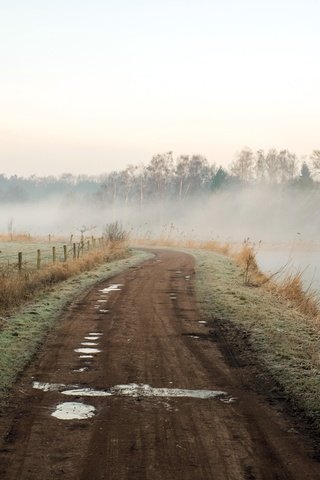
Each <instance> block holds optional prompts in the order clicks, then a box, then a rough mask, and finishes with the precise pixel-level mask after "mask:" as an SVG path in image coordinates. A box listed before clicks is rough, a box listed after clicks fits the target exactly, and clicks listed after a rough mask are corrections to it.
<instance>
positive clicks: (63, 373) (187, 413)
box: [0, 251, 320, 480]
mask: <svg viewBox="0 0 320 480" xmlns="http://www.w3.org/2000/svg"><path fill="white" fill-rule="evenodd" d="M154 252H155V255H156V256H155V258H154V259H153V260H149V261H147V262H145V263H144V264H143V265H141V266H138V267H135V268H131V269H129V270H128V271H127V272H125V273H123V274H121V275H118V276H117V277H114V278H113V279H112V282H111V281H110V280H108V282H104V283H103V284H100V285H96V286H95V287H94V288H92V289H91V290H90V291H89V292H87V293H86V295H84V296H82V297H81V298H78V299H77V301H76V302H74V303H73V304H72V305H71V306H70V308H69V310H68V312H67V313H66V315H65V316H64V318H62V319H61V321H60V322H59V325H58V326H57V328H56V329H55V331H54V332H53V333H52V334H51V335H50V336H49V338H48V339H47V341H46V343H45V345H43V347H42V350H41V352H40V354H39V356H38V358H37V359H36V360H35V361H34V362H33V363H32V365H31V366H30V367H29V368H28V369H27V371H26V372H25V374H24V375H23V377H22V378H21V379H20V381H19V382H18V383H17V385H16V388H15V396H14V397H13V399H12V402H11V405H10V407H9V409H8V412H7V414H6V416H3V417H2V418H1V423H0V429H1V430H0V433H2V441H1V442H0V477H1V479H2V480H7V479H24V480H27V479H28V480H46V479H81V480H89V479H94V480H98V479H114V480H121V479H130V480H135V479H150V480H157V479H159V480H160V479H161V480H171V479H172V480H173V479H174V480H177V479H183V480H197V479H203V480H210V479H212V480H213V479H214V480H226V479H228V480H229V479H230V480H233V479H234V480H241V479H246V480H254V479H264V480H267V479H268V480H277V479H278V480H280V479H281V480H282V479H283V480H284V479H297V480H298V479H301V480H307V479H310V480H311V479H312V480H316V479H320V473H319V463H318V462H317V461H316V460H313V459H312V458H311V457H310V453H311V452H310V448H308V447H307V445H308V443H307V442H306V441H305V439H304V438H303V437H301V436H299V435H297V433H296V431H295V430H294V429H293V428H292V423H291V421H290V419H288V418H287V417H286V416H285V414H283V413H281V412H280V411H279V409H277V408H275V407H274V406H271V405H270V404H269V402H268V401H267V400H265V398H264V396H263V395H262V394H261V393H256V392H255V391H254V390H253V389H252V388H250V386H248V385H249V383H250V382H249V383H248V378H247V377H248V370H245V372H244V371H243V367H242V366H241V363H239V362H237V361H236V359H235V357H234V353H233V352H232V348H231V347H230V348H229V347H228V344H227V343H226V341H225V338H219V331H220V329H219V328H218V329H217V330H216V332H215V336H214V338H213V337H212V335H210V331H209V328H210V325H209V324H208V325H205V324H200V323H199V320H203V318H200V316H199V315H200V314H199V308H198V305H197V301H196V298H195V295H194V292H193V282H192V278H193V275H194V260H193V257H191V256H189V255H187V254H184V253H176V252H169V251H165V252H164V251H154ZM186 276H190V277H191V278H190V280H189V279H187V278H186ZM110 283H119V284H123V287H122V288H121V290H120V291H113V292H111V293H109V294H108V303H106V304H103V303H101V309H108V310H109V312H108V313H103V312H100V311H99V309H97V308H95V306H96V305H97V300H98V299H101V298H102V297H101V292H99V290H100V289H101V288H104V287H106V286H108V285H110ZM173 293H174V294H175V296H176V298H172V297H174V295H170V294H173ZM89 332H101V333H103V336H101V339H100V340H99V347H98V348H99V349H100V350H101V353H99V354H97V355H95V356H94V358H93V359H80V358H79V354H77V353H76V352H75V349H77V348H79V346H80V343H81V342H83V341H84V337H85V336H88V333H89ZM192 335H193V336H197V337H199V338H194V337H193V336H192ZM213 340H214V341H213ZM220 347H222V348H220ZM81 367H87V370H85V371H83V372H75V371H74V370H76V369H79V368H81ZM34 380H36V381H39V382H50V383H63V384H66V385H74V384H79V385H81V386H85V387H90V388H95V389H106V388H109V387H112V386H114V385H119V384H130V383H138V384H140V383H141V384H149V385H151V386H152V387H168V388H179V389H197V390H198V389H201V390H223V391H226V392H227V393H228V395H230V397H235V398H236V400H235V401H234V402H229V403H225V402H223V401H221V400H222V399H221V398H211V399H205V400H204V399H197V398H160V397H143V396H138V397H128V396H125V397H124V396H110V397H85V398H82V397H81V396H79V397H76V398H75V397H67V396H64V395H63V394H62V393H61V392H59V391H50V392H44V391H41V390H35V389H33V388H32V382H33V381H34ZM76 401H77V402H83V403H85V404H89V405H93V406H94V407H95V408H96V415H95V416H94V417H92V418H90V419H85V420H68V421H66V420H58V419H56V418H54V417H53V416H51V413H52V412H53V411H54V410H55V407H56V405H57V404H60V403H62V402H76Z"/></svg>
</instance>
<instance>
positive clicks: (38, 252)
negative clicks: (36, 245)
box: [37, 250, 41, 270]
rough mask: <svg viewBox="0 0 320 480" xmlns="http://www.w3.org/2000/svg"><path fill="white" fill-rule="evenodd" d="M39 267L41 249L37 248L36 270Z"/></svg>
mask: <svg viewBox="0 0 320 480" xmlns="http://www.w3.org/2000/svg"><path fill="white" fill-rule="evenodd" d="M40 267H41V250H37V270H40Z"/></svg>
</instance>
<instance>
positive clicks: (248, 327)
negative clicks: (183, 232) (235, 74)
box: [192, 250, 320, 435]
mask: <svg viewBox="0 0 320 480" xmlns="http://www.w3.org/2000/svg"><path fill="white" fill-rule="evenodd" d="M192 253H193V254H194V256H195V257H196V260H197V276H196V279H197V280H196V289H197V292H198V297H199V299H200V301H201V305H202V310H203V313H204V315H205V316H206V317H208V318H210V317H212V318H213V320H212V321H213V322H219V324H220V325H221V326H222V328H224V329H225V331H227V330H228V331H229V332H235V333H234V335H236V336H238V337H239V338H240V339H241V335H243V337H244V338H245V339H246V341H245V343H244V344H243V347H245V348H246V347H248V348H250V349H251V350H252V352H253V353H254V354H255V358H257V360H258V362H259V364H260V365H261V368H263V369H265V371H266V372H268V374H271V376H272V378H273V379H274V381H275V385H278V386H279V387H280V388H281V391H282V393H283V395H284V396H285V398H286V400H287V401H288V402H289V403H290V405H291V407H292V408H293V409H295V410H296V411H297V412H300V413H303V414H304V416H305V418H307V419H308V421H309V422H311V423H312V426H313V428H314V431H316V432H317V434H318V435H319V434H320V370H319V368H320V348H319V337H320V335H319V328H318V327H317V325H316V324H313V323H312V322H309V321H308V319H307V318H306V316H305V315H303V314H302V313H301V312H299V310H298V309H297V308H296V307H294V306H293V304H288V302H286V301H285V300H284V299H283V298H281V297H277V296H275V295H274V293H272V292H269V291H267V290H265V289H264V288H257V287H252V286H250V285H246V284H245V283H244V282H243V268H241V267H240V266H238V265H236V264H235V262H234V261H233V260H232V259H230V258H228V257H225V256H223V255H219V254H215V253H212V252H205V251H201V250H192ZM240 341H241V340H240Z"/></svg>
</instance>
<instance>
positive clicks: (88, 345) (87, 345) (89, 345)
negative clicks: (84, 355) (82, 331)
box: [81, 342, 99, 347]
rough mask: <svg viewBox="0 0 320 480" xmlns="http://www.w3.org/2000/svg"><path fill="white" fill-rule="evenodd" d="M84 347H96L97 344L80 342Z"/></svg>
mask: <svg viewBox="0 0 320 480" xmlns="http://www.w3.org/2000/svg"><path fill="white" fill-rule="evenodd" d="M81 345H83V346H84V347H97V346H98V345H99V344H98V343H95V342H81Z"/></svg>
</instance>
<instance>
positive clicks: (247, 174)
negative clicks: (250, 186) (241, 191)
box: [230, 147, 254, 183]
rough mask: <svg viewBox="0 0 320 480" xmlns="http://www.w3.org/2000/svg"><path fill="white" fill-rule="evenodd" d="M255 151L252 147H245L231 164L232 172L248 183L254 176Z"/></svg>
mask: <svg viewBox="0 0 320 480" xmlns="http://www.w3.org/2000/svg"><path fill="white" fill-rule="evenodd" d="M253 165H254V159H253V153H252V150H251V149H250V148H247V147H246V148H244V149H243V150H241V152H240V153H239V155H238V158H237V159H236V160H235V161H234V162H232V164H231V168H230V170H231V173H232V174H233V175H234V176H236V177H238V178H239V179H240V180H241V181H242V182H245V183H248V182H250V181H251V180H252V177H253Z"/></svg>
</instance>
